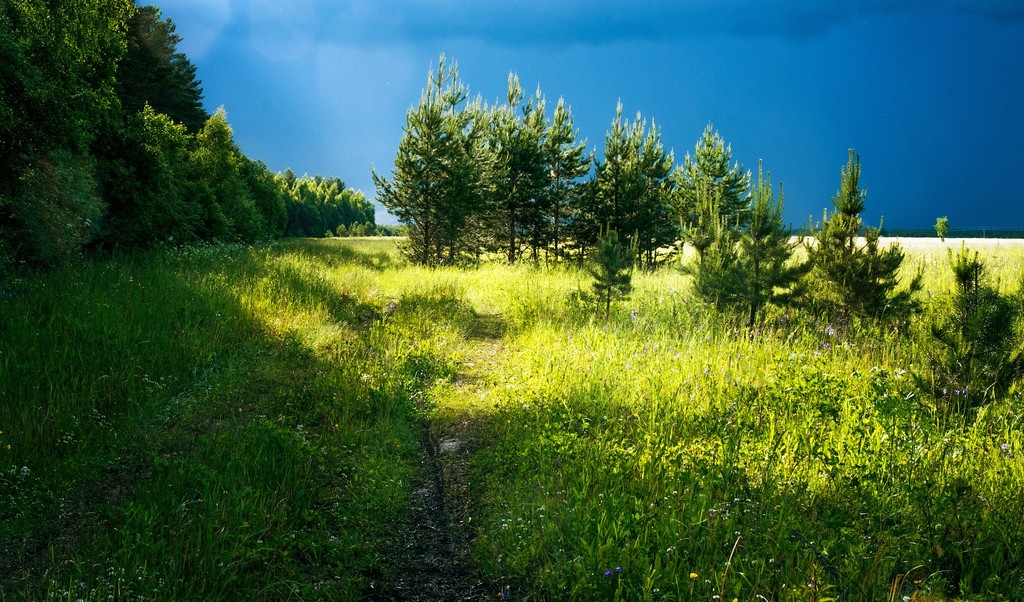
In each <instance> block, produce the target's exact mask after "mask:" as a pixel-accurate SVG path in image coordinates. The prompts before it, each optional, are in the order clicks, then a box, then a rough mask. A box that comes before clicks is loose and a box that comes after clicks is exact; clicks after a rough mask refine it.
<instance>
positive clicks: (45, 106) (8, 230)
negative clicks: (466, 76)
mask: <svg viewBox="0 0 1024 602" xmlns="http://www.w3.org/2000/svg"><path fill="white" fill-rule="evenodd" d="M180 41H181V38H180V37H179V36H177V35H176V33H175V26H174V23H173V22H172V21H171V20H170V19H164V18H163V16H162V15H161V13H160V10H159V9H158V8H156V7H153V6H141V7H140V6H136V5H135V3H134V2H131V1H130V0H81V1H79V0H76V1H74V2H71V1H67V0H58V1H47V0H24V1H18V2H4V3H3V5H2V7H0V271H5V270H8V269H10V268H12V267H14V266H19V265H22V266H26V265H27V266H50V265H56V264H59V263H62V262H65V261H67V260H68V259H70V258H73V257H76V256H79V255H81V254H82V253H83V252H97V251H99V252H110V251H125V250H132V249H142V248H148V247H152V246H154V245H161V244H162V245H174V246H177V245H183V244H192V243H196V242H202V241H223V242H252V241H256V240H261V239H270V238H276V237H281V236H324V235H325V234H329V235H333V234H337V233H342V234H347V233H350V232H356V233H360V234H373V233H375V232H376V230H375V226H374V211H373V204H372V203H371V202H369V201H368V200H366V199H365V198H364V196H363V195H362V193H360V192H358V191H354V190H351V189H348V188H346V186H345V184H344V182H342V181H341V180H339V179H337V178H324V177H320V176H316V177H308V176H303V177H296V176H295V174H293V173H291V172H290V171H288V172H285V173H283V174H273V173H271V172H270V170H269V169H268V168H267V166H266V165H265V164H263V163H262V162H260V161H258V160H256V159H253V158H250V157H247V156H245V154H243V153H242V152H241V150H240V149H239V147H238V146H237V145H236V144H235V142H234V138H233V134H232V130H231V127H230V125H229V124H228V120H227V113H226V112H225V111H224V110H223V109H218V110H216V111H215V112H214V113H213V114H212V115H211V114H210V113H209V112H208V111H207V109H206V108H204V106H203V91H202V88H201V87H200V82H199V81H198V80H197V78H196V67H195V66H194V65H193V64H192V63H191V62H190V61H189V59H188V57H186V56H185V55H184V54H183V53H182V52H179V51H178V50H177V45H178V43H179V42H180Z"/></svg>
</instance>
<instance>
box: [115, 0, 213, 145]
mask: <svg viewBox="0 0 1024 602" xmlns="http://www.w3.org/2000/svg"><path fill="white" fill-rule="evenodd" d="M161 16H162V15H161V13H160V9H159V8H157V7H155V6H143V7H140V8H137V9H136V10H135V13H134V14H133V15H132V17H131V19H130V20H129V21H128V32H127V33H128V48H127V52H126V53H125V56H124V59H123V60H122V61H121V62H120V63H119V64H118V72H117V94H118V97H119V98H120V99H121V104H122V106H123V107H124V109H125V110H126V111H128V112H129V113H134V112H137V111H141V110H142V107H143V106H145V105H147V104H148V105H149V106H151V107H153V109H154V110H155V111H156V112H158V113H163V114H165V115H168V116H169V117H170V118H171V119H173V120H174V121H176V122H178V123H181V124H183V125H184V126H185V127H186V128H188V130H189V132H192V133H195V132H198V131H199V130H201V129H202V127H203V125H205V123H206V120H207V119H209V117H210V115H209V114H208V113H207V112H206V110H205V109H204V108H203V90H202V88H200V87H199V85H200V82H199V81H198V80H197V79H196V68H195V65H193V64H192V62H191V61H189V60H188V57H186V56H185V55H184V54H183V53H181V52H178V50H177V46H178V43H179V42H181V38H180V37H179V36H178V35H177V34H176V33H175V25H174V22H173V21H171V20H170V19H162V18H161Z"/></svg>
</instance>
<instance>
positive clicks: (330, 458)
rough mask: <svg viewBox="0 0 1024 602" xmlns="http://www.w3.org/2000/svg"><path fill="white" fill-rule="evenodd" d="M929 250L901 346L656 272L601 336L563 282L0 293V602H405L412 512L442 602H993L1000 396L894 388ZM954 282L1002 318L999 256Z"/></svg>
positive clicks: (153, 281) (1007, 469)
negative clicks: (455, 591)
mask: <svg viewBox="0 0 1024 602" xmlns="http://www.w3.org/2000/svg"><path fill="white" fill-rule="evenodd" d="M935 242H936V244H929V245H922V246H920V248H915V247H914V245H913V244H912V243H905V244H907V245H908V247H909V248H910V258H909V261H908V262H907V265H906V266H905V269H906V270H916V269H917V268H918V267H923V268H924V270H925V283H924V291H923V293H922V297H921V298H922V302H923V306H924V310H923V313H922V314H921V315H920V316H919V317H918V318H917V319H915V320H914V321H913V322H912V324H910V326H909V327H908V328H904V329H893V328H886V327H878V326H874V325H872V324H869V323H858V322H853V323H849V324H832V323H828V322H826V321H823V320H821V319H819V318H818V317H816V316H814V315H810V314H808V313H806V312H800V311H797V310H788V311H784V310H773V311H772V312H771V313H770V314H769V315H768V317H767V319H766V321H765V323H764V325H763V326H762V327H761V328H759V329H758V330H756V331H755V332H753V333H750V332H748V331H747V330H745V329H743V328H742V327H740V326H738V324H741V323H742V321H737V320H736V319H733V318H730V317H729V316H725V315H721V314H719V313H716V312H715V311H714V310H712V309H710V308H708V307H706V306H704V305H703V304H701V303H700V302H699V301H697V300H696V299H695V298H694V297H692V296H691V295H690V292H689V277H687V276H684V275H682V274H680V273H679V272H678V271H676V270H673V269H670V268H663V269H660V270H657V271H654V272H649V273H648V272H637V273H636V274H635V275H634V291H633V293H632V295H631V296H630V297H629V298H628V299H627V300H625V301H623V302H621V303H619V304H618V305H616V306H613V311H612V314H611V317H610V318H609V319H608V320H605V319H603V318H602V317H598V313H597V311H596V310H595V306H594V305H595V304H594V302H593V301H590V300H588V299H587V295H586V292H587V291H588V289H589V279H588V276H587V275H586V273H585V272H583V271H582V270H577V269H575V268H572V267H565V266H559V267H550V268H547V267H534V266H532V265H515V266H507V265H500V264H493V265H491V264H485V265H482V266H480V267H474V268H464V269H456V268H439V269H425V268H419V267H412V266H409V265H406V264H404V263H403V262H402V261H401V259H400V258H399V256H398V255H397V253H396V250H395V247H394V241H393V240H384V239H362V240H359V239H331V240H296V241H284V242H280V243H275V244H272V245H266V246H255V247H245V246H208V247H197V248H190V249H180V250H164V251H153V252H149V253H144V254H138V255H134V256H131V257H127V258H117V259H111V260H108V261H103V262H96V263H90V264H83V265H79V266H74V267H69V268H66V269H61V270H57V271H53V272H48V273H45V274H39V275H31V276H23V277H22V278H20V279H15V280H11V281H9V282H4V283H0V306H2V307H3V310H2V312H0V332H2V333H3V337H2V338H0V404H2V405H0V500H2V502H0V552H2V554H0V600H15V599H19V600H20V599H47V600H79V599H81V600H112V599H113V600H122V599H123V600H127V599H133V600H142V599H147V600H180V599H239V600H242V599H244V600H258V599H265V600H278V599H353V600H355V599H377V600H388V599H396V598H398V597H401V598H403V599H428V598H429V595H430V594H431V593H436V591H433V592H432V590H430V589H429V588H425V589H423V590H422V591H421V592H419V597H417V594H415V593H414V592H413V591H412V590H413V589H414V588H415V586H416V583H415V582H416V580H417V578H418V577H420V576H421V573H419V572H417V570H422V571H423V573H422V574H425V573H426V572H428V571H427V570H423V569H414V568H411V567H410V566H409V565H410V564H411V561H414V560H416V559H415V558H410V556H409V552H408V551H405V552H403V549H404V548H408V547H409V546H407V545H405V544H407V543H409V542H408V540H407V539H405V538H407V537H408V535H407V533H408V532H410V530H413V531H414V530H415V528H416V525H415V524H411V523H412V522H415V521H416V520H419V519H418V518H417V517H418V515H417V514H416V512H414V511H413V510H412V508H413V507H414V506H416V505H417V500H416V496H417V491H418V490H419V489H420V488H421V485H422V484H423V482H424V480H425V479H426V480H431V479H434V480H438V481H440V482H442V484H443V485H444V487H443V490H444V504H443V505H444V521H443V522H444V523H445V524H444V525H442V527H443V528H444V529H445V530H446V531H447V532H448V535H449V536H448V537H447V539H446V541H448V548H447V549H446V553H447V554H450V555H451V556H453V557H454V559H455V563H456V564H457V566H458V580H457V581H458V582H457V583H454V582H453V583H449V584H448V587H451V586H453V585H455V586H460V587H464V588H465V589H464V590H463V592H462V596H463V597H466V596H468V597H469V598H470V599H474V598H479V599H484V598H490V599H496V598H497V599H501V598H507V599H530V600H537V599H550V600H561V599H576V600H594V599H608V600H711V601H715V600H743V601H757V600H766V601H774V600H779V601H789V600H793V601H796V600H802V601H803V600H806V601H821V602H824V601H826V600H889V601H895V600H922V601H923V600H1019V599H1024V564H1022V562H1024V545H1022V543H1021V542H1024V524H1022V521H1021V520H1020V517H1021V516H1024V461H1022V459H1021V454H1022V453H1024V447H1022V446H1024V435H1022V426H1024V405H1022V402H1021V397H1020V393H1019V392H1017V391H1011V393H1010V394H1009V395H1008V396H1006V398H1004V399H998V400H996V401H994V402H992V403H991V404H989V405H987V406H985V407H984V408H982V409H981V410H980V411H978V412H976V413H972V414H969V415H959V414H950V413H949V412H944V411H942V410H941V404H940V403H939V402H938V400H935V399H932V398H930V397H929V395H928V394H926V393H924V392H923V391H921V390H920V389H919V387H918V386H917V385H916V384H915V381H914V379H913V376H914V375H915V374H917V375H921V376H923V377H925V378H927V377H928V374H927V368H926V366H927V362H926V357H927V352H928V348H929V345H931V344H933V343H932V342H931V340H930V338H929V332H928V331H929V325H930V324H931V322H932V321H933V320H935V319H937V316H938V315H939V314H940V313H941V312H942V311H943V309H944V304H945V303H947V302H948V292H949V289H950V287H951V280H952V275H951V273H950V269H949V267H948V263H947V259H946V247H947V246H954V245H957V244H958V243H956V242H954V241H947V243H946V245H940V244H937V241H935ZM972 244H975V243H972ZM954 248H955V247H954ZM980 251H981V255H982V257H983V258H984V259H985V261H986V265H987V266H988V267H989V268H990V269H991V270H992V272H993V273H994V274H995V275H996V276H997V277H998V279H999V282H1000V285H1001V286H1002V287H1003V288H1004V289H1005V290H1006V291H1016V290H1017V287H1018V284H1019V282H1020V278H1021V275H1022V274H1024V247H1019V246H1014V245H1013V244H1011V243H1007V242H1005V241H1003V242H1002V243H998V244H994V245H990V246H986V247H985V248H980ZM425 457H429V458H433V459H434V460H436V461H425V460H424V458H425ZM430 472H436V473H437V474H434V475H432V474H427V473H430ZM403 534H406V535H403ZM412 564H415V563H412ZM446 566H449V565H446ZM402 584H405V585H402ZM395 592H399V593H400V594H401V595H400V596H399V595H398V594H396V593H395ZM460 599H461V598H460Z"/></svg>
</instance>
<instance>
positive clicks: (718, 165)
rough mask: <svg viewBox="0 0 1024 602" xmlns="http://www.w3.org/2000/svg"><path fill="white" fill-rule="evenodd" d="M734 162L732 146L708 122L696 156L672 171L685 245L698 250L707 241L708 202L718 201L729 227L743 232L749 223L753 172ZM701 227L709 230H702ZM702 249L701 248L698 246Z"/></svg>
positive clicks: (708, 225)
mask: <svg viewBox="0 0 1024 602" xmlns="http://www.w3.org/2000/svg"><path fill="white" fill-rule="evenodd" d="M730 162H732V146H727V145H726V144H725V140H724V139H723V138H722V136H721V135H720V134H719V133H718V132H716V131H714V128H713V126H712V125H711V124H710V123H709V124H708V125H707V127H705V128H704V133H703V134H702V135H701V138H700V140H698V141H697V144H696V146H695V147H694V151H693V155H692V156H691V155H690V154H689V153H687V154H686V158H685V159H684V161H683V166H682V168H681V169H679V170H676V171H675V172H673V175H672V180H673V183H674V184H675V187H676V190H677V192H676V193H675V205H676V207H675V211H676V216H677V218H678V220H679V221H680V222H681V223H682V225H683V227H684V235H685V236H684V240H685V242H688V243H691V244H693V245H694V246H695V247H697V246H698V245H699V244H700V240H701V239H703V240H705V241H706V240H707V239H708V237H709V234H710V231H711V229H713V223H715V222H716V220H712V219H708V217H709V216H707V215H703V214H702V210H703V208H704V204H705V203H706V199H707V198H709V197H713V198H716V199H717V204H718V212H719V215H720V216H722V217H723V218H725V220H726V224H728V225H729V227H730V228H734V229H741V228H742V227H744V226H745V225H746V223H747V220H748V214H747V210H748V209H749V198H748V196H747V193H748V191H749V190H750V172H744V171H743V168H742V166H740V164H739V163H738V162H733V163H732V165H731V166H730V165H729V164H730ZM702 228H707V229H706V230H702ZM698 249H699V247H698Z"/></svg>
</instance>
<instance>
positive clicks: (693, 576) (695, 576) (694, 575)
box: [690, 573, 700, 579]
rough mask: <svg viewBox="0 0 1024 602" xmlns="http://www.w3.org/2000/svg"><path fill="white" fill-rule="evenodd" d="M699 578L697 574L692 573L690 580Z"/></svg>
mask: <svg viewBox="0 0 1024 602" xmlns="http://www.w3.org/2000/svg"><path fill="white" fill-rule="evenodd" d="M699 576H700V575H698V574H697V573H690V579H696V578H697V577H699Z"/></svg>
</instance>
